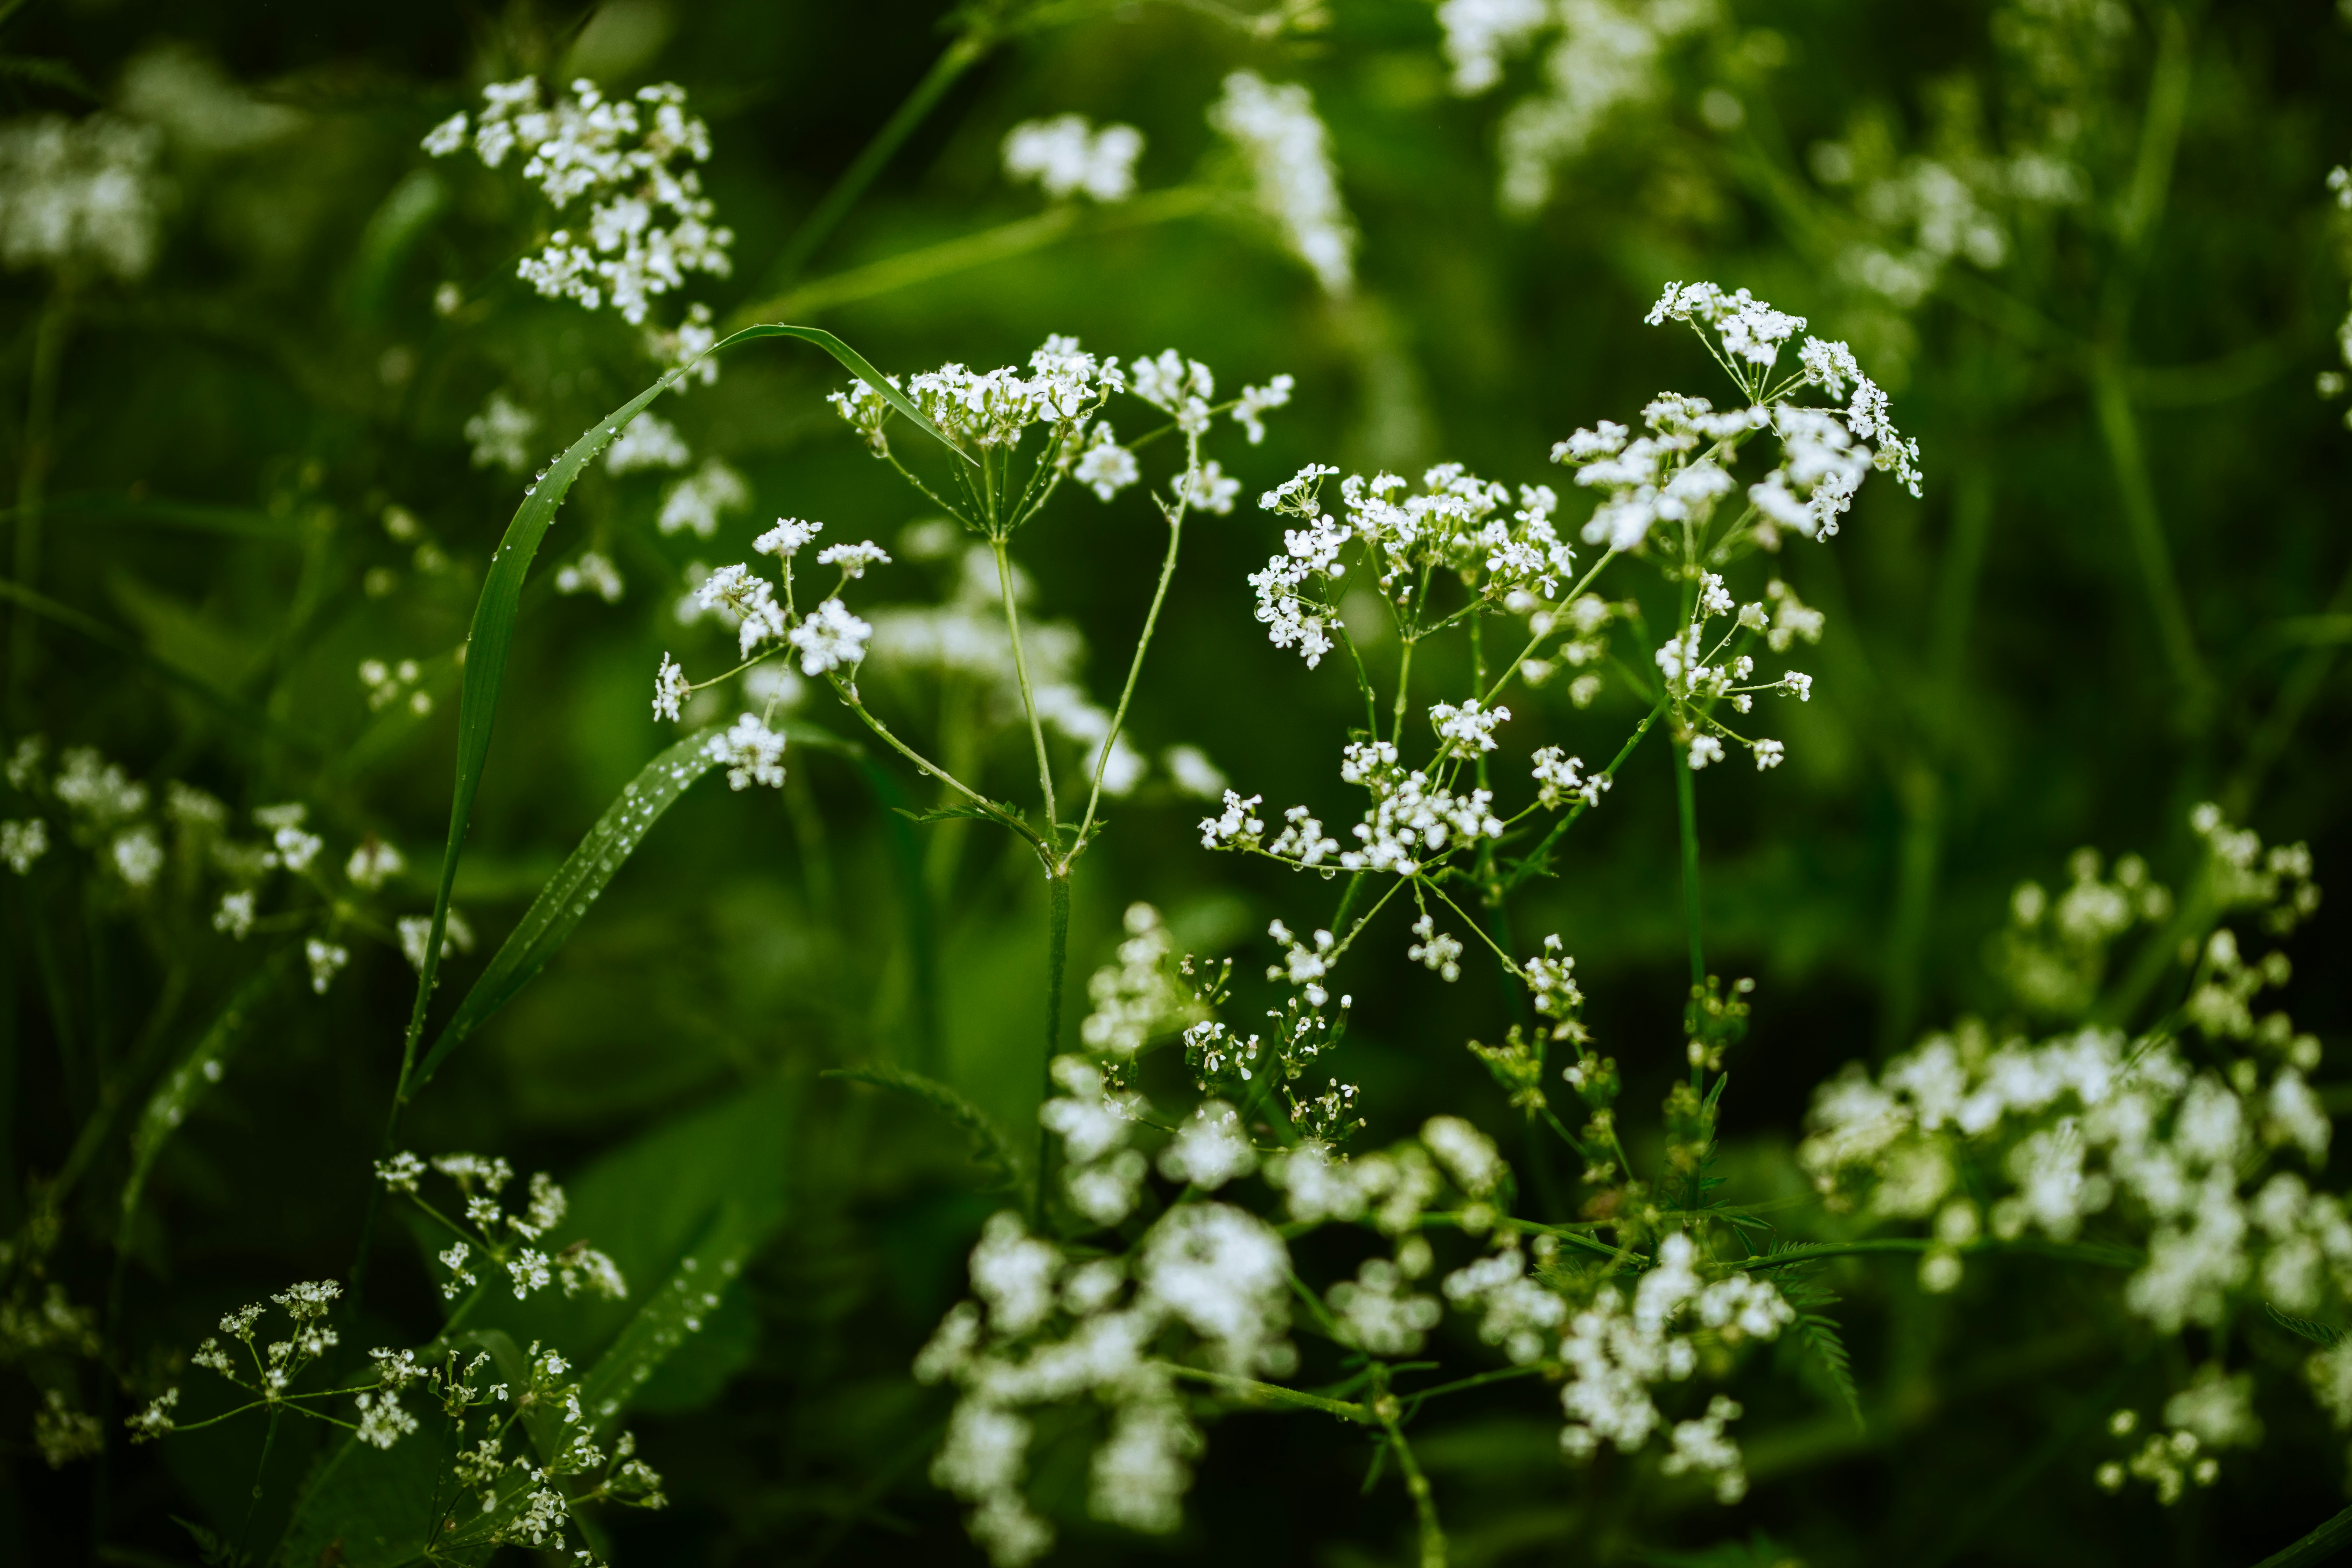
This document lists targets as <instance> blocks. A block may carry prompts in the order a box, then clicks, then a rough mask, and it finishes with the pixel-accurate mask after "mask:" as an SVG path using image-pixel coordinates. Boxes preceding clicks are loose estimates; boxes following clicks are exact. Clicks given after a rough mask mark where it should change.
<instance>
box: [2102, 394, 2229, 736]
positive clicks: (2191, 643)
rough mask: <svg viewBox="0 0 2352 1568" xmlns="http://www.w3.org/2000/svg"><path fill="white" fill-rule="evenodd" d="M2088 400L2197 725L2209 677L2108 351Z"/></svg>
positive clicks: (2127, 399)
mask: <svg viewBox="0 0 2352 1568" xmlns="http://www.w3.org/2000/svg"><path fill="white" fill-rule="evenodd" d="M2091 391H2092V401H2093V402H2094V403H2095V405H2096V407H2097V412H2098V416H2099V434H2100V437H2101V438H2102V439H2104V440H2105V443H2106V448H2107V460H2108V462H2109V463H2110V464H2111V465H2112V466H2113V467H2114V468H2115V475H2116V500H2118V501H2119V502H2120V503H2121V504H2122V507H2123V514H2124V526H2125V531H2126V535H2127V536H2128V537H2129V539H2130V541H2131V547H2132V554H2133V557H2134V559H2135V560H2137V563H2138V564H2139V574H2140V583H2141V586H2142V587H2143V588H2144V589H2145V590H2146V592H2147V604H2148V610H2149V613H2150V614H2152V615H2153V616H2155V617H2156V629H2157V635H2158V637H2159V638H2160V639H2161V640H2162V642H2163V644H2164V657H2165V661H2166V662H2167V663H2168V664H2169V665H2170V666H2171V667H2172V675H2173V679H2176V680H2178V681H2179V683H2180V687H2181V690H2182V692H2183V694H2184V695H2185V696H2186V697H2187V698H2188V700H2189V704H2190V710H2191V719H2192V721H2194V722H2200V723H2201V722H2202V720H2203V717H2204V715H2205V713H2206V711H2207V710H2208V709H2209V707H2210V703H2211V701H2212V677H2211V676H2210V674H2208V673H2207V671H2206V668H2205V660H2204V658H2203V656H2201V655H2200V653H2199V652H2198V651H2197V634H2196V632H2195V631H2194V630H2193V629H2192V628H2191V626H2190V625H2189V605H2188V601H2187V600H2185V599H2184V598H2182V597H2181V593H2180V580H2179V575H2178V574H2176V573H2175V572H2174V570H2173V565H2172V548H2171V546H2170V544H2168V542H2166V540H2165V537H2164V520H2163V518H2162V517H2161V516H2160V515H2159V514H2158V510H2157V505H2156V489H2155V486H2154V485H2153V483H2152V482H2151V481H2150V479H2149V478H2148V471H2147V452H2146V450H2145V449H2144V448H2143V447H2142V446H2141V443H2140V434H2139V420H2138V416H2137V415H2135V414H2134V413H2133V412H2132V406H2131V394H2130V392H2129V390H2128V389H2127V388H2126V386H2125V384H2124V376H2123V369H2122V367H2121V366H2120V365H2119V364H2118V363H2116V358H2115V356H2114V355H2113V354H2112V353H2098V354H2097V355H2095V357H2094V359H2093V361H2092V369H2091Z"/></svg>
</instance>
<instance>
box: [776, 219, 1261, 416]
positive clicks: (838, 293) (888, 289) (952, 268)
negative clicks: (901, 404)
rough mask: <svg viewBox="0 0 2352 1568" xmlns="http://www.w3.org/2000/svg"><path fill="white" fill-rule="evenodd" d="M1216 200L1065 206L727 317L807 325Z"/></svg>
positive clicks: (843, 274)
mask: <svg viewBox="0 0 2352 1568" xmlns="http://www.w3.org/2000/svg"><path fill="white" fill-rule="evenodd" d="M1216 200H1217V194H1216V192H1214V191H1213V190H1211V189H1210V188H1208V187H1206V186H1202V185H1174V186H1171V187H1170V188H1169V189H1167V190H1164V191H1152V192H1150V193H1148V194H1146V195H1139V196H1138V197H1136V198H1135V199H1134V200H1133V201H1129V202H1122V203H1120V204H1119V205H1118V206H1115V207H1110V208H1107V209H1102V210H1095V211H1089V210H1084V209H1081V208H1079V207H1077V206H1075V205H1062V206H1056V207H1049V208H1047V209H1046V210H1045V211H1044V212H1042V213H1034V214H1032V215H1031V216H1028V217H1024V218H1015V219H1013V221H1012V222H1011V223H1005V224H999V225H997V226H995V227H993V228H984V229H982V230H981V231H980V232H978V233H977V234H967V235H960V236H958V237H956V238H954V239H944V240H941V241H940V243H938V244H937V245H926V246H923V247H919V248H918V249H915V250H909V251H905V252H902V253H901V254H899V255H897V256H886V257H884V258H882V259H881V260H879V261H870V262H867V263H866V265H864V266H863V267H852V268H846V269H845V270H843V271H840V272H833V273H827V274H826V275H825V276H824V277H822V278H812V279H809V280H808V281H807V282H805V283H803V284H801V285H799V286H798V287H796V288H791V289H786V290H785V291H784V292H782V293H781V294H777V295H773V296H772V297H770V298H768V299H765V300H761V301H759V302H758V303H756V304H752V305H746V306H744V307H743V308H741V309H740V310H737V311H736V312H735V313H734V314H733V315H732V316H731V317H730V318H729V319H730V321H734V322H737V323H739V324H741V325H745V326H748V325H750V324H751V323H752V322H754V321H808V320H810V319H811V318H813V317H814V316H816V315H819V314H821V313H822V312H824V311H826V310H832V309H834V308H835V307H836V306H840V305H849V304H855V303H856V302H858V301H859V300H873V299H878V298H879V297H881V296H883V295H885V294H895V293H897V292H898V290H899V289H912V288H916V287H918V286H919V285H921V284H925V283H932V282H936V281H938V280H939V279H942V278H951V277H954V276H955V275H956V274H957V273H960V272H969V271H971V270H972V269H973V268H980V267H985V266H988V265H990V264H991V263H993V262H998V261H1009V260H1011V259H1012V258H1014V257H1016V256H1026V255H1028V254H1029V253H1030V252H1032V251H1036V250H1043V249H1045V247H1047V246H1050V245H1055V244H1058V243H1060V242H1061V241H1063V240H1065V239H1073V238H1080V237H1086V236H1089V235H1097V234H1107V233H1110V232H1112V231H1115V230H1118V229H1130V228H1142V227H1148V226H1151V225H1155V224H1162V223H1173V222H1178V221H1181V219H1184V218H1189V217H1196V216H1200V215H1201V214H1202V213H1205V212H1207V211H1208V210H1209V209H1210V208H1211V207H1212V206H1213V205H1215V203H1216ZM1133 444H1134V445H1137V446H1140V445H1141V443H1140V442H1136V443H1133Z"/></svg>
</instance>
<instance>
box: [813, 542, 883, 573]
mask: <svg viewBox="0 0 2352 1568" xmlns="http://www.w3.org/2000/svg"><path fill="white" fill-rule="evenodd" d="M816 563H817V564H818V565H820V566H838V567H840V568H841V574H842V575H843V576H844V577H846V578H850V579H852V580H855V579H856V578H859V577H863V576H865V575H866V568H867V567H868V566H887V565H888V564H890V552H888V551H887V550H885V549H883V548H882V547H881V546H880V545H878V544H877V543H875V542H873V541H872V540H870V539H868V540H866V541H864V542H861V543H857V544H828V545H826V546H825V547H824V549H823V550H820V551H818V552H816Z"/></svg>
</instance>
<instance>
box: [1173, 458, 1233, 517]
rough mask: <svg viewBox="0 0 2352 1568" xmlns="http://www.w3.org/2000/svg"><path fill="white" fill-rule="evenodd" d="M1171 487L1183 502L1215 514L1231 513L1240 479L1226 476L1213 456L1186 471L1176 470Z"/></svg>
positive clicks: (1224, 514)
mask: <svg viewBox="0 0 2352 1568" xmlns="http://www.w3.org/2000/svg"><path fill="white" fill-rule="evenodd" d="M1171 489H1172V490H1173V491H1174V493H1175V497H1176V499H1177V500H1180V501H1182V502H1184V503H1185V504H1186V505H1187V506H1196V507H1199V508H1200V509H1201V510H1202V511H1207V512H1214V513H1215V514H1216V515H1217V516H1219V517H1230V516H1231V515H1233V510H1234V500H1236V499H1237V498H1238V497H1239V496H1240V495H1241V493H1242V482H1241V480H1239V479H1234V478H1232V477H1231V476H1229V475H1228V474H1227V473H1226V472H1225V470H1224V469H1223V468H1222V467H1221V466H1219V464H1218V462H1217V460H1216V459H1215V458H1210V459H1209V460H1208V461H1207V462H1204V463H1202V465H1201V466H1200V468H1198V469H1196V470H1194V471H1193V472H1192V473H1189V474H1179V475H1177V476H1176V479H1175V480H1174V482H1173V484H1172V485H1171Z"/></svg>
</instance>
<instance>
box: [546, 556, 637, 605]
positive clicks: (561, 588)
mask: <svg viewBox="0 0 2352 1568" xmlns="http://www.w3.org/2000/svg"><path fill="white" fill-rule="evenodd" d="M627 586H628V584H625V583H624V582H622V580H621V572H620V568H618V567H616V566H614V564H613V562H612V558H611V557H610V556H607V555H604V554H602V553H600V552H596V551H593V550H587V551H583V552H581V554H580V557H579V559H578V560H576V561H568V562H566V563H563V564H562V566H560V567H558V568H556V572H555V591H556V592H557V593H559V594H567V595H568V594H593V595H596V596H597V597H598V598H600V599H602V600H604V602H605V603H606V604H608V605H617V604H619V603H620V602H621V595H622V594H623V593H624V592H625V591H626V589H627Z"/></svg>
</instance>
